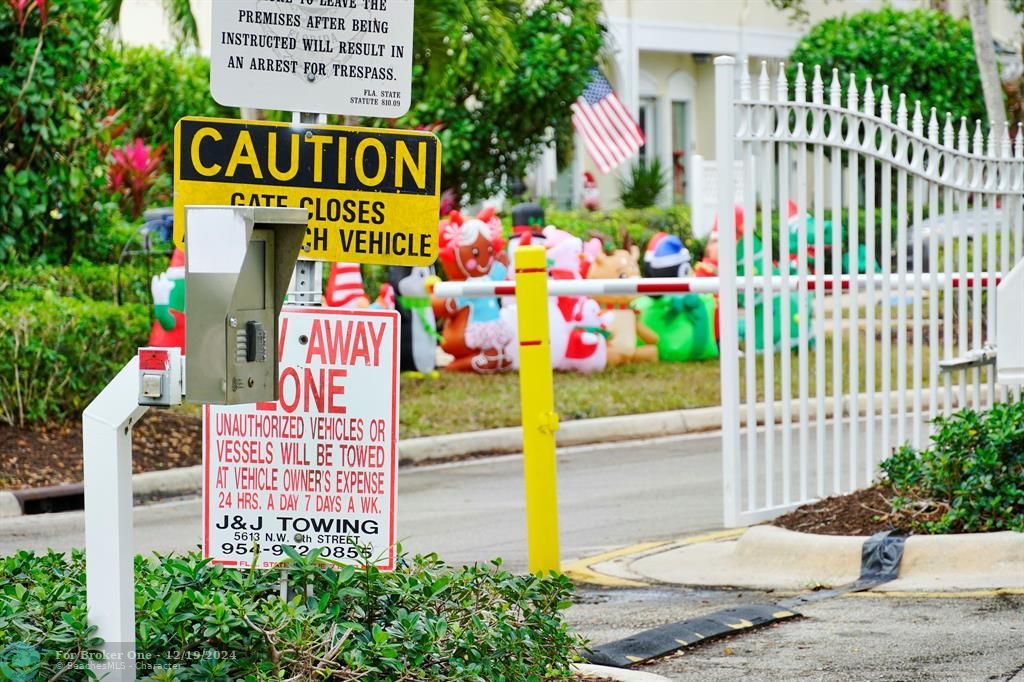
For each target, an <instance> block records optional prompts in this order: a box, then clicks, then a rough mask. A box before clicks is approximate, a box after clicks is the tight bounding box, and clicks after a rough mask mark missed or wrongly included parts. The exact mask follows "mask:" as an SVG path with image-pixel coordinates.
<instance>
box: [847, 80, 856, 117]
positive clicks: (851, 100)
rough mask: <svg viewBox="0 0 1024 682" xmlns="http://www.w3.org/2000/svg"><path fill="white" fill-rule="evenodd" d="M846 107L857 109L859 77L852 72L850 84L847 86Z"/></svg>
mask: <svg viewBox="0 0 1024 682" xmlns="http://www.w3.org/2000/svg"><path fill="white" fill-rule="evenodd" d="M846 108H847V109H849V110H850V111H857V77H856V76H854V75H853V74H852V73H851V74H850V85H848V86H847V88H846Z"/></svg>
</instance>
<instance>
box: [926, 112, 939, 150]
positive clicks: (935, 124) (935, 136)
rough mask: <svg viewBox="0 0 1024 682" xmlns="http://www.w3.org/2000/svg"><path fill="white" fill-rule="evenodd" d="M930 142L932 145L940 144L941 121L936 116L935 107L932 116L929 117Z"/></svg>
mask: <svg viewBox="0 0 1024 682" xmlns="http://www.w3.org/2000/svg"><path fill="white" fill-rule="evenodd" d="M928 141H929V142H931V143H932V144H938V143H939V119H938V117H937V116H936V115H935V107H932V113H931V116H929V117H928Z"/></svg>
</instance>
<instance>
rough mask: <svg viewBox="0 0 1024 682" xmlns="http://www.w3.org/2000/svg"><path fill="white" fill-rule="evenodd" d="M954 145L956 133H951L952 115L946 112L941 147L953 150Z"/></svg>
mask: <svg viewBox="0 0 1024 682" xmlns="http://www.w3.org/2000/svg"><path fill="white" fill-rule="evenodd" d="M955 143H956V133H955V132H953V114H951V113H950V112H948V111H947V112H946V125H945V126H943V128H942V146H943V147H946V148H947V149H953V145H954V144H955Z"/></svg>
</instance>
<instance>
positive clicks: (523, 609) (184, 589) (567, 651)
mask: <svg viewBox="0 0 1024 682" xmlns="http://www.w3.org/2000/svg"><path fill="white" fill-rule="evenodd" d="M84 568H85V565H84V557H83V554H82V553H81V552H77V551H76V552H73V553H72V556H71V558H70V560H69V559H68V558H67V557H66V556H64V555H63V554H59V553H55V552H51V553H49V554H46V555H41V556H36V555H34V554H32V553H30V552H19V553H17V554H15V555H13V556H8V557H3V558H0V632H2V633H4V635H5V639H6V640H7V641H8V642H20V643H21V644H22V645H23V646H25V647H26V648H30V650H31V651H33V652H34V656H38V664H37V666H34V667H36V670H37V672H38V679H56V677H57V676H59V674H58V671H59V670H60V668H61V666H64V665H67V664H69V663H73V662H75V661H79V662H80V661H81V660H82V659H83V658H87V657H89V651H90V649H94V648H95V647H97V646H98V645H99V644H100V642H99V640H98V639H97V638H96V637H95V634H94V629H93V628H91V627H90V626H89V625H88V623H87V619H86V616H87V614H86V607H85V601H86V600H85V579H84ZM285 568H287V569H288V570H287V572H286V573H284V576H285V577H286V579H287V581H288V584H289V587H290V591H289V593H290V594H296V595H298V596H295V597H294V598H293V599H292V600H291V601H288V602H286V601H284V600H282V599H280V598H279V597H278V594H279V590H280V580H281V578H282V575H281V571H280V570H264V571H239V570H235V569H231V568H223V567H221V566H216V565H213V564H210V563H209V562H208V560H204V559H202V558H201V557H200V556H199V555H198V554H196V553H191V554H186V555H181V556H165V557H160V556H155V557H152V558H142V557H137V558H136V561H135V576H136V591H135V607H136V633H137V638H138V656H137V660H138V661H139V662H140V671H139V676H140V678H142V677H145V678H146V679H151V680H283V679H290V680H298V679H302V680H327V679H331V680H363V682H391V681H393V680H409V681H412V680H424V681H427V680H429V681H440V680H459V681H460V682H499V681H505V682H526V681H527V680H537V681H538V682H539V681H540V680H551V681H555V680H568V679H570V678H571V676H572V673H571V670H570V664H571V663H572V662H573V661H575V660H578V658H579V651H580V648H581V647H582V646H583V644H584V642H583V641H582V640H581V639H580V638H579V637H578V636H576V635H574V634H572V633H570V632H569V629H568V626H567V624H566V623H565V620H564V619H563V618H562V614H561V611H562V609H565V608H566V607H568V606H569V603H570V602H569V597H570V595H571V593H572V589H573V588H572V583H571V582H569V580H568V579H567V578H565V577H564V576H558V577H555V576H552V577H548V578H538V577H536V576H533V575H525V576H516V575H512V574H510V573H508V572H506V571H504V570H502V569H501V568H500V562H497V561H496V562H494V563H493V564H491V565H487V566H470V567H464V568H459V569H454V568H449V567H447V566H445V565H444V564H442V563H441V562H440V561H439V560H438V559H437V557H436V555H431V556H428V557H415V558H408V557H406V556H404V555H401V554H400V556H399V566H398V569H397V570H396V571H395V572H393V573H380V572H379V571H377V570H376V569H374V568H369V569H366V570H363V569H356V568H353V567H352V566H340V565H337V564H326V563H325V562H314V561H309V560H307V559H304V558H298V557H297V558H295V559H293V560H292V561H290V562H287V563H286V565H285ZM307 587H308V589H309V591H308V592H307ZM306 594H309V595H310V596H309V597H308V598H307V597H305V595H306ZM65 679H76V680H77V679H85V677H84V675H78V674H76V675H75V676H73V677H70V678H65Z"/></svg>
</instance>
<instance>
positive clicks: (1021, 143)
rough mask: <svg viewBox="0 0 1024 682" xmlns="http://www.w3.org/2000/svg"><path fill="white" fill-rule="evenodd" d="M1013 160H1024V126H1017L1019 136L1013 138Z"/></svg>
mask: <svg viewBox="0 0 1024 682" xmlns="http://www.w3.org/2000/svg"><path fill="white" fill-rule="evenodd" d="M1013 158H1015V159H1024V126H1022V125H1021V124H1020V123H1018V124H1017V135H1016V137H1014V138H1013Z"/></svg>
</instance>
